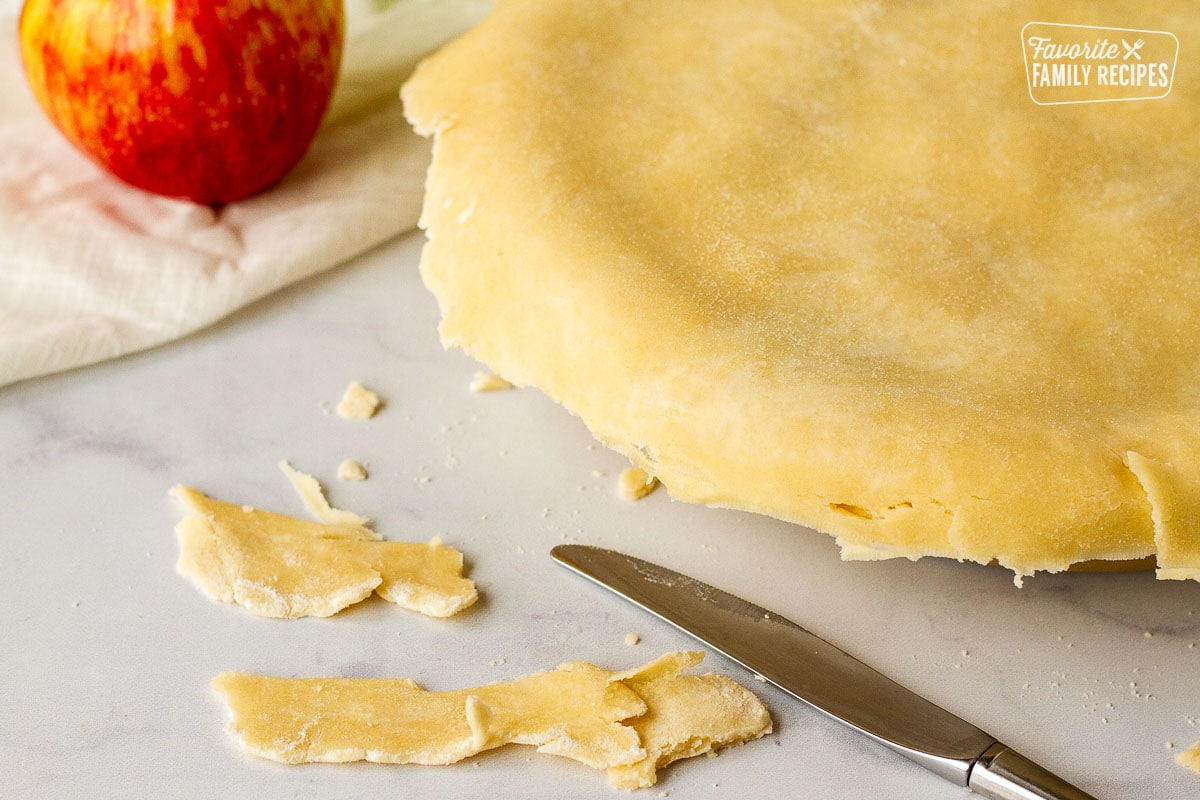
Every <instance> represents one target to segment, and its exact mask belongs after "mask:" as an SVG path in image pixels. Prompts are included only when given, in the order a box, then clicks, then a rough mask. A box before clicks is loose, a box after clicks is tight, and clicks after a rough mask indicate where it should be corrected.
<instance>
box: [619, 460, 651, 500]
mask: <svg viewBox="0 0 1200 800" xmlns="http://www.w3.org/2000/svg"><path fill="white" fill-rule="evenodd" d="M657 488H658V478H656V477H654V476H653V475H650V474H648V473H647V472H646V470H644V469H639V468H638V467H630V468H629V469H626V470H623V471H622V472H621V474H620V475H619V476H618V477H617V494H619V495H621V497H622V499H625V500H629V501H630V502H633V501H635V500H641V499H642V498H643V497H645V496H646V495H648V494H650V493H651V492H653V491H654V490H655V489H657Z"/></svg>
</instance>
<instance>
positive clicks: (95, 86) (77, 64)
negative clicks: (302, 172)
mask: <svg viewBox="0 0 1200 800" xmlns="http://www.w3.org/2000/svg"><path fill="white" fill-rule="evenodd" d="M344 33H345V21H344V12H343V9H342V2H341V0H26V3H25V7H24V8H23V9H22V12H21V23H20V37H21V58H22V60H23V61H24V64H25V73H26V76H27V77H28V79H29V85H30V87H31V88H32V89H33V94H34V96H35V97H36V98H37V100H38V102H39V103H40V104H41V106H42V108H43V109H44V110H45V112H46V114H47V115H48V116H49V117H50V119H51V120H52V121H53V122H54V124H55V125H56V126H57V127H58V129H59V130H60V131H62V132H63V134H64V135H65V136H66V137H67V138H68V139H69V140H70V141H71V142H72V143H73V144H74V145H75V146H76V147H78V148H79V149H80V150H82V151H83V152H84V153H86V154H87V155H89V156H90V157H91V158H92V159H94V160H95V161H96V162H98V163H99V164H100V165H101V166H103V167H105V168H106V169H108V170H109V171H110V172H112V173H113V174H114V175H116V176H117V177H118V178H120V179H122V180H124V181H126V182H127V183H130V184H133V185H134V186H137V187H139V188H142V189H146V190H148V191H151V192H157V193H159V194H164V195H168V196H171V197H184V198H187V199H190V200H194V201H196V202H199V203H207V204H210V205H219V204H222V203H229V202H232V201H234V200H238V199H240V198H243V197H247V196H249V195H252V194H254V193H256V192H260V191H262V190H263V189H265V188H267V187H268V186H270V185H271V184H273V183H275V182H276V181H278V180H279V179H280V178H281V177H283V175H284V174H285V173H287V171H288V170H290V169H291V168H292V167H293V166H294V165H295V164H296V162H297V161H299V160H300V158H301V157H302V156H303V155H304V152H305V151H306V150H307V149H308V146H309V144H310V143H311V142H312V139H313V137H314V136H315V135H316V132H317V126H318V125H319V124H320V122H321V117H322V116H323V115H324V113H325V108H326V106H327V105H328V104H329V97H330V95H331V94H332V93H333V85H334V82H335V80H336V79H337V74H338V67H339V65H340V62H341V56H342V42H343V37H344Z"/></svg>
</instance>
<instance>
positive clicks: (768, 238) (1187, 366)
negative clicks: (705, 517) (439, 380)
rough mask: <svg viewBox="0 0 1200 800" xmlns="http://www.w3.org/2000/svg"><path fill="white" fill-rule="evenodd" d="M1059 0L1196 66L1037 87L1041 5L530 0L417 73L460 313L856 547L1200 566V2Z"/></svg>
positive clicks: (511, 360)
mask: <svg viewBox="0 0 1200 800" xmlns="http://www.w3.org/2000/svg"><path fill="white" fill-rule="evenodd" d="M1050 10H1051V11H1053V13H1052V14H1050V16H1051V17H1052V18H1053V19H1055V20H1059V21H1063V22H1081V23H1086V24H1100V25H1111V26H1121V27H1138V28H1151V29H1159V30H1168V31H1171V32H1173V33H1174V34H1175V35H1176V36H1177V37H1178V38H1179V40H1180V43H1181V47H1180V52H1181V54H1182V55H1181V56H1180V68H1179V71H1178V75H1177V77H1176V79H1175V84H1174V87H1173V89H1172V91H1171V93H1170V94H1169V95H1168V96H1167V97H1166V98H1165V99H1161V100H1153V101H1141V102H1123V103H1091V104H1082V105H1061V106H1039V105H1035V104H1034V103H1033V102H1032V101H1031V99H1030V97H1029V94H1028V90H1027V87H1026V83H1025V80H1026V79H1025V72H1024V64H1023V56H1022V49H1021V40H1020V32H1021V29H1022V27H1023V26H1024V25H1025V24H1026V23H1027V22H1030V21H1032V20H1041V19H1044V18H1046V15H1047V14H1048V13H1049V11H1048V6H1047V4H1046V2H1045V1H1044V0H1038V2H1007V3H1005V2H997V3H986V4H982V3H980V4H971V3H966V4H963V3H930V4H926V3H920V4H908V3H891V4H887V3H862V2H842V1H841V0H839V2H821V0H798V1H797V2H783V1H782V0H781V1H780V2H761V1H760V0H728V1H725V0H709V1H707V2H686V1H685V0H655V2H618V1H617V0H592V2H586V3H581V2H573V1H571V0H515V1H514V0H510V1H509V2H504V1H503V0H502V2H500V4H499V6H498V8H497V10H496V11H495V12H494V13H493V14H492V16H490V17H489V18H488V19H487V20H485V21H484V22H483V23H482V24H481V25H479V26H478V27H477V28H476V29H474V30H473V31H471V32H470V33H468V34H467V35H465V36H463V37H462V38H461V39H459V40H458V41H456V42H454V43H452V44H451V45H450V46H448V47H446V48H445V49H443V50H442V51H441V52H439V53H438V54H436V55H435V56H433V57H432V58H430V59H429V60H427V61H426V62H425V63H424V64H423V65H422V66H421V67H420V69H419V70H418V71H417V73H416V74H415V76H414V77H413V78H412V79H411V80H410V82H409V83H408V84H407V85H406V86H405V88H404V91H403V96H404V100H405V103H406V108H407V113H408V115H409V117H410V119H411V120H412V121H413V123H414V124H415V126H416V128H417V130H418V131H419V132H421V133H423V134H425V135H433V136H435V137H436V144H435V156H434V162H433V165H432V167H431V169H430V172H429V177H428V183H427V197H426V201H425V211H424V218H423V226H424V227H425V228H426V230H427V232H428V235H429V242H428V244H427V245H426V248H425V252H424V255H423V258H422V262H421V269H422V274H423V276H424V279H425V281H426V283H427V285H428V286H429V288H430V289H431V290H432V291H433V293H434V294H435V295H436V296H437V299H438V302H439V304H440V306H441V311H442V315H443V321H442V324H441V334H442V337H443V340H444V341H445V342H446V343H447V344H448V345H452V346H457V347H461V348H463V349H464V350H466V351H467V352H468V353H470V354H471V355H473V356H475V357H477V358H479V359H480V360H482V361H484V362H485V363H486V364H487V365H488V366H489V367H490V368H491V369H492V370H494V371H495V372H496V373H498V374H500V375H502V376H503V377H504V378H505V379H507V380H509V381H512V382H514V383H517V384H524V385H528V384H532V385H535V386H538V387H540V388H541V389H542V390H544V391H545V392H546V393H547V394H549V395H550V396H551V397H552V398H554V399H555V400H557V401H558V402H560V403H562V404H563V405H564V406H566V407H567V408H568V409H570V410H571V411H572V412H574V413H576V414H578V415H579V416H580V417H581V418H582V419H583V421H584V422H585V423H586V424H587V426H588V427H589V428H590V429H591V430H592V431H593V432H594V433H595V434H596V435H597V436H598V437H599V438H600V439H602V440H603V441H604V442H606V443H608V444H609V445H611V446H612V447H614V448H616V449H618V450H620V451H621V452H623V453H625V454H626V455H628V456H629V457H630V458H631V459H632V460H633V461H634V462H635V463H636V464H637V465H638V466H640V467H642V468H644V469H645V470H647V471H648V472H649V473H650V474H652V475H655V476H657V477H658V478H659V479H660V480H661V481H662V483H663V484H664V485H665V486H666V487H667V488H668V489H669V490H670V492H671V493H672V494H673V495H674V496H675V497H677V498H682V499H686V500H691V501H696V502H700V503H707V504H711V505H717V506H729V507H734V508H741V509H749V510H752V511H757V512H762V513H765V514H770V515H773V516H776V517H781V518H784V519H788V520H794V521H796V522H799V523H803V524H805V525H808V526H811V527H813V528H816V529H819V530H822V531H826V532H828V533H831V534H833V535H834V536H835V537H836V538H837V541H838V543H839V544H840V545H841V547H842V553H843V555H844V556H845V557H846V558H865V559H876V558H890V557H895V556H907V557H913V558H915V557H918V556H923V555H933V556H945V557H950V558H957V559H967V560H971V561H978V562H984V563H986V562H992V561H998V562H999V563H1000V564H1003V565H1004V566H1006V567H1008V568H1010V569H1012V570H1014V571H1015V572H1016V573H1017V574H1018V575H1026V574H1030V573H1032V572H1034V571H1037V570H1051V571H1054V570H1061V569H1064V568H1066V567H1067V566H1068V565H1070V564H1073V563H1076V562H1081V561H1086V560H1091V559H1102V560H1131V559H1140V558H1145V557H1147V556H1151V555H1156V556H1157V560H1158V567H1159V572H1158V574H1159V577H1162V578H1197V577H1200V335H1197V334H1198V321H1200V259H1198V257H1197V253H1200V225H1198V223H1197V220H1198V219H1200V191H1197V187H1200V136H1197V135H1196V131H1197V130H1200V72H1198V71H1197V70H1196V69H1195V68H1194V64H1195V62H1194V58H1195V55H1194V54H1195V53H1197V52H1200V16H1197V15H1195V14H1194V13H1191V11H1192V10H1194V9H1191V8H1190V6H1189V5H1187V4H1185V3H1184V2H1182V0H1177V1H1176V2H1166V3H1161V4H1156V5H1155V6H1153V7H1150V6H1146V5H1144V4H1138V3H1133V2H1104V3H1095V2H1088V3H1083V2H1062V3H1052V4H1051V6H1050ZM1189 53H1190V54H1192V55H1191V56H1189V55H1188V54H1189ZM1189 58H1190V59H1192V61H1191V62H1190V63H1191V64H1192V66H1191V67H1188V68H1186V69H1185V68H1184V66H1185V64H1184V62H1185V61H1186V60H1187V59H1189Z"/></svg>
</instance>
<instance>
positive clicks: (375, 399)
mask: <svg viewBox="0 0 1200 800" xmlns="http://www.w3.org/2000/svg"><path fill="white" fill-rule="evenodd" d="M381 402H382V401H380V399H379V395H377V394H375V393H374V392H372V391H371V390H370V389H368V388H367V387H365V386H363V385H362V384H361V383H359V382H358V381H354V382H353V383H351V384H350V385H349V386H347V387H346V393H345V394H344V395H342V401H341V402H340V403H338V406H337V413H338V416H339V417H342V418H343V419H370V418H371V417H373V416H375V412H376V411H378V410H379V406H380V404H381Z"/></svg>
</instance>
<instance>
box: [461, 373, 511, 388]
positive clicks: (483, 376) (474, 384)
mask: <svg viewBox="0 0 1200 800" xmlns="http://www.w3.org/2000/svg"><path fill="white" fill-rule="evenodd" d="M470 388H471V391H472V392H476V393H479V392H500V391H503V390H505V389H511V388H513V385H512V384H511V383H509V382H508V381H506V380H504V378H501V377H500V376H499V375H495V374H493V373H491V372H482V371H481V372H476V373H475V377H474V378H472V379H471V387H470Z"/></svg>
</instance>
